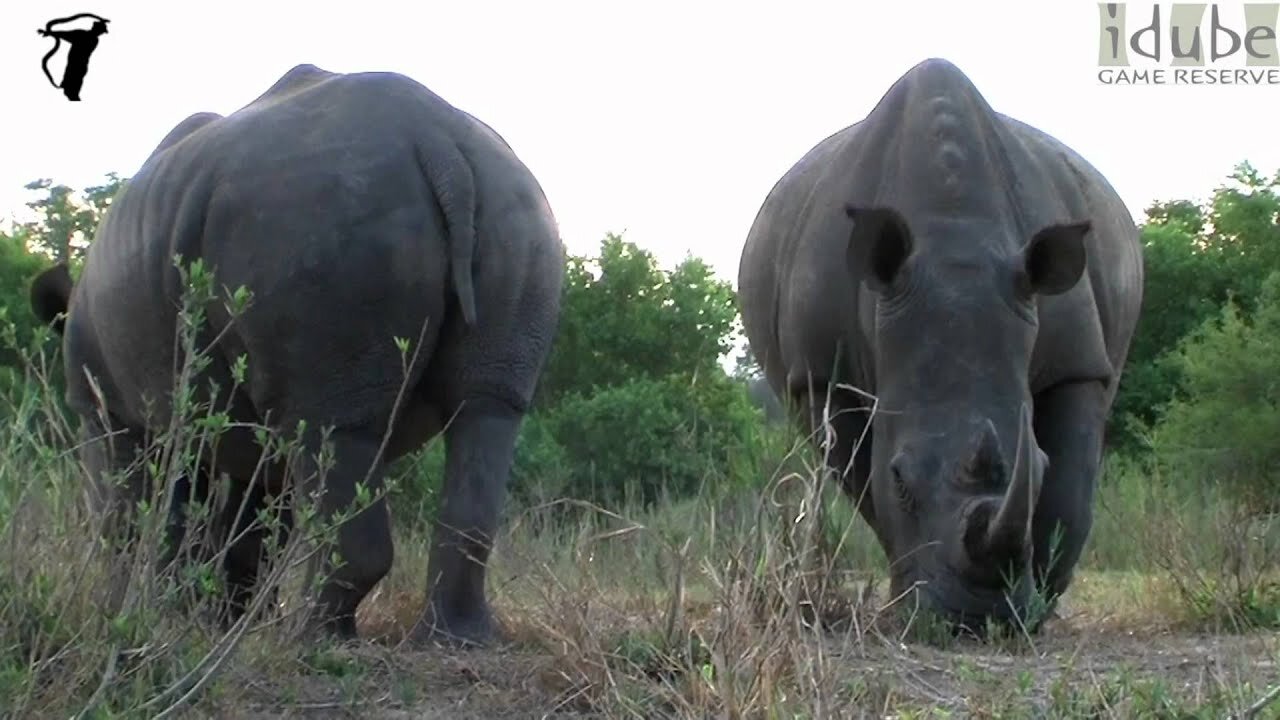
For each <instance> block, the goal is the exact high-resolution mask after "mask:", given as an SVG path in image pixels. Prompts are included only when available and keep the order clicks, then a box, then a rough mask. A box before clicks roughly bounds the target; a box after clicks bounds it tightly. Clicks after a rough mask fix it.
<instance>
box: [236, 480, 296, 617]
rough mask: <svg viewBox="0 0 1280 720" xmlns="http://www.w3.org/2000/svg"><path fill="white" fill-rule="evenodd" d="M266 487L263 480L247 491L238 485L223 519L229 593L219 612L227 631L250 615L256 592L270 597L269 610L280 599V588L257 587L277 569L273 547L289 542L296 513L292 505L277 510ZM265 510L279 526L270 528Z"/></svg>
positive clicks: (273, 524)
mask: <svg viewBox="0 0 1280 720" xmlns="http://www.w3.org/2000/svg"><path fill="white" fill-rule="evenodd" d="M266 484H267V483H266V482H265V481H264V480H263V479H262V478H258V479H256V480H255V481H254V482H253V484H252V485H251V486H249V487H248V488H247V489H245V485H248V483H243V482H242V483H238V487H237V489H238V490H239V492H234V491H233V493H232V496H231V497H230V498H229V502H228V503H227V504H226V506H225V507H224V508H223V509H222V512H221V517H219V533H220V539H221V542H220V543H219V547H222V546H223V545H225V546H226V547H225V555H224V556H223V561H222V568H223V571H224V572H225V573H226V588H227V591H226V597H225V599H224V600H223V602H222V604H221V606H220V607H219V609H218V613H219V619H220V620H221V621H222V623H223V625H224V627H226V626H229V625H231V624H233V623H235V622H236V621H237V620H239V619H240V617H241V616H242V615H244V613H245V612H246V611H248V609H249V607H250V603H251V602H252V601H253V598H254V592H255V590H257V591H259V592H268V593H270V595H271V597H270V598H269V599H268V601H267V606H266V607H267V608H268V609H269V608H271V607H272V606H274V605H275V599H276V598H277V597H278V595H279V588H278V587H277V586H275V585H268V586H266V587H263V588H258V587H257V585H258V582H259V580H260V579H262V578H263V575H264V573H263V570H264V569H267V570H269V569H270V568H272V567H273V565H272V563H271V562H270V560H269V556H268V549H269V548H270V546H272V545H274V549H276V550H277V551H278V550H279V549H280V548H282V547H284V546H285V544H286V543H287V542H288V541H289V536H290V534H291V531H292V530H293V512H292V508H290V507H289V506H288V505H283V506H277V504H276V503H275V502H273V499H272V498H271V497H270V496H269V495H268V493H267V490H266ZM262 510H268V511H269V512H267V513H265V515H266V516H267V518H268V522H271V521H272V520H274V521H275V522H273V523H271V524H270V525H268V524H266V523H264V522H263V521H262V519H261V518H260V517H259V513H260V511H262ZM268 577H269V576H268ZM268 614H269V613H268Z"/></svg>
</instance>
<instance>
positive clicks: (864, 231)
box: [844, 204, 913, 292]
mask: <svg viewBox="0 0 1280 720" xmlns="http://www.w3.org/2000/svg"><path fill="white" fill-rule="evenodd" d="M844 212H845V215H847V216H848V217H849V219H850V220H852V221H853V230H852V231H851V232H850V233H849V247H848V248H847V250H846V252H847V257H846V262H847V263H848V265H849V271H850V272H852V273H853V275H854V277H858V278H861V279H862V280H863V281H865V282H866V283H867V287H869V288H871V289H872V290H874V291H875V292H883V291H884V290H885V288H887V287H889V285H890V284H891V283H892V282H893V279H894V278H895V277H897V275H898V271H899V270H901V269H902V264H903V263H905V262H906V261H907V257H909V256H910V255H911V249H912V247H913V243H912V239H911V228H909V227H908V226H907V221H906V218H904V217H902V214H901V213H899V212H898V211H897V210H894V209H893V208H890V207H858V206H855V205H849V204H846V205H845V206H844Z"/></svg>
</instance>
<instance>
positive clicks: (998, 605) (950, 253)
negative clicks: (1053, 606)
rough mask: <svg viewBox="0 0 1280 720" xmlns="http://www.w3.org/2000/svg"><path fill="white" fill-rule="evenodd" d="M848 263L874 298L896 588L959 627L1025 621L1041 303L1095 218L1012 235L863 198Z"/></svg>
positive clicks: (881, 462) (1070, 278) (1040, 474)
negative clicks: (1033, 380)
mask: <svg viewBox="0 0 1280 720" xmlns="http://www.w3.org/2000/svg"><path fill="white" fill-rule="evenodd" d="M845 211H846V213H847V215H848V217H849V218H850V219H852V220H853V221H854V228H853V230H852V232H851V235H850V240H849V246H848V250H847V251H848V262H849V267H850V269H851V270H852V271H853V273H854V275H855V277H856V278H857V279H858V280H859V281H860V282H861V283H862V284H863V285H864V286H865V287H866V288H867V289H868V290H869V291H870V292H871V294H872V296H873V297H874V298H875V300H876V302H875V303H874V308H875V309H874V312H870V313H867V314H866V320H867V321H868V322H872V323H873V327H867V328H864V330H866V331H867V332H868V333H869V335H868V336H869V337H873V338H874V342H873V346H874V347H875V357H874V367H875V380H876V396H877V397H878V401H879V405H878V410H877V412H876V414H875V416H874V418H873V420H872V423H873V425H872V448H871V472H870V484H871V493H870V494H871V500H870V501H871V502H872V503H873V511H874V516H875V523H876V524H877V525H878V526H879V527H877V531H878V535H879V537H880V538H881V542H882V543H883V544H884V546H885V551H886V553H887V555H888V558H889V560H890V563H891V577H892V590H893V594H894V596H895V597H896V596H899V595H901V594H902V593H904V592H906V591H909V590H911V589H912V587H915V588H917V589H919V590H920V591H921V595H920V599H921V600H922V601H923V602H922V604H923V605H925V606H927V608H928V609H930V610H933V611H934V612H935V613H937V614H939V615H941V616H943V618H945V619H947V620H949V621H951V622H952V624H953V627H965V626H967V627H970V628H972V629H974V630H975V631H981V627H982V625H983V624H985V621H986V620H987V619H995V620H997V621H1001V620H1003V621H1009V620H1011V619H1012V618H1013V617H1014V615H1015V614H1018V615H1022V614H1023V613H1024V612H1025V609H1026V605H1027V603H1028V601H1029V599H1030V597H1031V593H1030V590H1031V583H1030V580H1031V578H1030V574H1031V571H1030V567H1031V564H1030V560H1031V554H1032V547H1033V544H1032V539H1031V538H1032V535H1031V527H1032V517H1033V515H1034V511H1035V507H1036V503H1037V500H1038V498H1039V490H1040V486H1041V483H1042V481H1043V478H1044V475H1045V472H1046V470H1047V468H1048V457H1047V456H1046V454H1045V453H1044V452H1043V451H1042V450H1041V449H1040V447H1039V445H1038V444H1037V442H1036V437H1035V432H1034V430H1033V421H1032V407H1033V406H1032V397H1031V391H1030V383H1029V378H1028V376H1029V368H1030V365H1031V357H1032V350H1033V348H1034V347H1035V343H1036V337H1037V332H1038V310H1037V305H1038V301H1037V298H1038V297H1039V296H1045V295H1055V294H1060V293H1064V292H1066V291H1068V290H1070V289H1071V288H1072V287H1074V286H1075V285H1076V283H1077V282H1078V281H1079V279H1080V277H1081V275H1082V273H1083V272H1084V267H1085V248H1084V242H1083V238H1084V235H1085V234H1086V233H1087V232H1088V231H1089V229H1090V225H1089V223H1088V222H1077V223H1064V224H1054V225H1049V226H1046V227H1042V228H1039V229H1037V230H1036V231H1034V232H1032V233H1031V235H1030V237H1026V238H1017V237H1009V236H1008V235H1009V231H1008V230H1007V229H1006V228H1005V227H1004V226H1003V225H1000V224H994V223H991V222H989V221H984V220H977V219H963V218H954V217H949V218H937V219H925V220H921V221H919V222H918V223H917V224H916V225H915V226H913V225H910V224H908V222H907V219H906V217H905V216H904V215H903V213H901V212H899V211H898V210H897V209H894V208H891V207H855V206H852V205H846V208H845Z"/></svg>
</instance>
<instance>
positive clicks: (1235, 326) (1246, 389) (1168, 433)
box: [1154, 272, 1280, 511]
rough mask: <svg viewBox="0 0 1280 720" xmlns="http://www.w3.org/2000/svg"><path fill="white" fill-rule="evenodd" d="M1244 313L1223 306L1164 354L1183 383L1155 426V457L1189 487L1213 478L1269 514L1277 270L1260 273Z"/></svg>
mask: <svg viewBox="0 0 1280 720" xmlns="http://www.w3.org/2000/svg"><path fill="white" fill-rule="evenodd" d="M1254 304H1255V311H1254V313H1253V314H1252V317H1249V316H1247V315H1246V314H1245V313H1244V312H1243V311H1242V310H1241V309H1240V307H1239V306H1238V305H1237V304H1236V303H1234V302H1232V303H1228V304H1227V305H1226V306H1225V307H1224V308H1223V310H1222V311H1221V312H1220V313H1219V314H1218V315H1217V316H1215V317H1213V318H1210V319H1208V320H1207V321H1206V322H1205V323H1204V324H1203V325H1201V326H1200V327H1199V328H1197V329H1196V330H1195V331H1193V332H1192V333H1191V334H1190V335H1189V336H1188V338H1187V340H1186V341H1185V342H1184V343H1183V344H1182V345H1181V346H1180V347H1179V348H1178V349H1177V350H1176V351H1174V352H1173V353H1171V354H1170V358H1169V362H1170V364H1173V365H1176V367H1177V369H1178V371H1179V372H1180V374H1181V377H1182V378H1183V382H1184V384H1185V390H1186V392H1185V394H1184V395H1180V396H1178V397H1175V398H1174V399H1173V400H1172V401H1171V402H1170V404H1169V407H1168V410H1167V411H1166V412H1165V414H1164V415H1163V417H1162V418H1161V419H1160V422H1159V423H1158V424H1157V426H1156V429H1155V432H1154V437H1155V443H1154V444H1155V450H1156V458H1157V460H1158V461H1159V462H1160V463H1161V464H1162V466H1163V467H1164V468H1166V469H1167V470H1171V471H1172V473H1171V474H1172V476H1173V477H1175V478H1179V479H1181V480H1183V481H1186V482H1188V483H1189V484H1190V485H1191V486H1192V487H1190V488H1188V489H1190V490H1193V489H1194V487H1195V486H1198V485H1201V484H1202V483H1203V482H1205V481H1219V482H1223V483H1224V484H1226V485H1227V486H1228V487H1229V488H1230V489H1232V490H1234V491H1235V492H1236V494H1237V496H1238V497H1239V498H1241V499H1244V500H1245V501H1246V502H1248V503H1250V504H1252V505H1254V506H1255V507H1257V509H1259V510H1271V511H1274V510H1275V509H1276V505H1277V500H1276V499H1277V497H1278V496H1277V494H1276V490H1277V489H1278V487H1277V484H1276V480H1275V477H1276V471H1277V470H1280V446H1278V445H1277V444H1276V442H1275V438H1276V437H1277V436H1278V435H1280V272H1273V273H1271V274H1269V275H1268V276H1267V278H1266V279H1265V280H1264V281H1263V283H1262V285H1261V286H1260V287H1259V291H1258V295H1257V297H1256V298H1255V303H1254Z"/></svg>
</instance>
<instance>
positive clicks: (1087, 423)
mask: <svg viewBox="0 0 1280 720" xmlns="http://www.w3.org/2000/svg"><path fill="white" fill-rule="evenodd" d="M1106 411H1107V398H1106V389H1105V388H1104V387H1103V385H1102V383H1100V382H1075V383H1066V384H1062V385H1057V386H1054V387H1052V388H1049V389H1048V390H1045V391H1043V392H1042V393H1040V394H1039V395H1038V396H1037V397H1036V408H1035V434H1036V442H1037V443H1038V444H1039V445H1040V449H1041V450H1043V451H1044V452H1045V454H1046V455H1047V456H1048V457H1049V468H1048V470H1047V471H1046V473H1045V477H1044V485H1043V487H1042V488H1041V491H1040V500H1039V503H1038V504H1037V506H1036V512H1035V517H1034V520H1033V527H1032V541H1033V544H1034V554H1033V572H1034V573H1035V575H1034V577H1035V579H1036V582H1037V585H1038V586H1039V587H1040V588H1041V592H1043V593H1044V595H1045V597H1046V599H1047V600H1048V601H1049V607H1048V609H1050V610H1051V609H1052V608H1053V607H1054V606H1056V604H1057V600H1058V597H1059V596H1060V595H1061V594H1062V593H1063V592H1064V591H1066V589H1067V586H1068V585H1070V584H1071V579H1072V576H1073V575H1074V573H1075V567H1076V564H1077V563H1078V562H1079V561H1080V556H1081V554H1082V553H1083V551H1084V545H1085V541H1086V540H1088V537H1089V532H1090V530H1091V528H1092V526H1093V498H1094V490H1095V488H1096V487H1097V479H1098V474H1099V472H1100V469H1101V466H1102V439H1103V432H1104V429H1105V426H1106Z"/></svg>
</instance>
